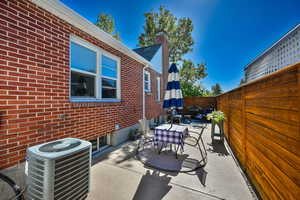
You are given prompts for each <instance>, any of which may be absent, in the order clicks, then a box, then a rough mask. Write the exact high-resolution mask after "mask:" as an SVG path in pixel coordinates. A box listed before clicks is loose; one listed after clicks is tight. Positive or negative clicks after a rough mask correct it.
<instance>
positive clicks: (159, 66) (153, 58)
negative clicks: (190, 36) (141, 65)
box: [133, 34, 169, 120]
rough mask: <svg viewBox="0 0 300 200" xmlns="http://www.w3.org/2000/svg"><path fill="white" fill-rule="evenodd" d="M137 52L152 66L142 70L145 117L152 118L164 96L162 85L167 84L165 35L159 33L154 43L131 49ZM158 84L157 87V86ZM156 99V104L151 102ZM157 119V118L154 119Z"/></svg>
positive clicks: (166, 45)
mask: <svg viewBox="0 0 300 200" xmlns="http://www.w3.org/2000/svg"><path fill="white" fill-rule="evenodd" d="M133 51H135V52H136V53H137V54H139V55H141V56H142V57H144V58H145V59H146V60H148V61H149V62H150V63H151V64H152V66H153V69H154V70H153V69H151V68H145V70H144V90H145V93H146V94H147V95H146V100H145V101H146V104H145V105H146V110H147V112H146V118H148V119H149V118H150V119H152V118H154V117H155V116H156V114H155V113H156V112H157V110H159V109H161V107H162V101H163V97H164V92H163V91H164V87H165V86H166V84H167V79H168V69H169V49H168V43H167V40H166V37H165V36H164V35H163V34H161V35H158V36H157V38H156V44H153V45H150V46H146V47H141V48H137V49H133ZM158 86H159V87H158ZM153 101H156V102H158V103H157V104H153V103H151V102H153ZM156 120H158V119H156Z"/></svg>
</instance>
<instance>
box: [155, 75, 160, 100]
mask: <svg viewBox="0 0 300 200" xmlns="http://www.w3.org/2000/svg"><path fill="white" fill-rule="evenodd" d="M156 85H157V88H156V91H157V93H156V95H157V99H156V100H157V101H160V96H161V95H160V93H161V91H160V90H161V87H160V86H161V83H160V77H157V78H156Z"/></svg>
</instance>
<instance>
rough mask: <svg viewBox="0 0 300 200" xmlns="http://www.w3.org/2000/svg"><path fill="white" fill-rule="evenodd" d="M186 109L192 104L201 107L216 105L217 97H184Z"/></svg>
mask: <svg viewBox="0 0 300 200" xmlns="http://www.w3.org/2000/svg"><path fill="white" fill-rule="evenodd" d="M183 102H184V104H183V105H184V109H187V108H188V107H190V106H198V107H201V108H209V107H210V106H213V107H216V106H217V101H216V98H215V97H184V100H183Z"/></svg>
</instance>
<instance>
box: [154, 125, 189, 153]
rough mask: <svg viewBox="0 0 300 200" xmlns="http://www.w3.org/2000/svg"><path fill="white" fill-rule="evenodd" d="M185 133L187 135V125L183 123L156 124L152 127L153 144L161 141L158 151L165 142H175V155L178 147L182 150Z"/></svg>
mask: <svg viewBox="0 0 300 200" xmlns="http://www.w3.org/2000/svg"><path fill="white" fill-rule="evenodd" d="M171 126H172V127H171ZM186 135H188V127H187V126H185V125H177V124H173V125H171V124H163V125H160V126H157V127H155V129H154V146H155V147H158V144H159V142H161V143H162V146H161V149H160V150H159V153H160V152H161V150H162V148H163V147H164V146H166V145H167V144H175V145H177V148H175V150H176V157H177V151H178V150H179V147H180V148H181V151H183V150H184V149H183V147H184V138H185V136H186Z"/></svg>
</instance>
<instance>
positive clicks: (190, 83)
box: [179, 60, 209, 97]
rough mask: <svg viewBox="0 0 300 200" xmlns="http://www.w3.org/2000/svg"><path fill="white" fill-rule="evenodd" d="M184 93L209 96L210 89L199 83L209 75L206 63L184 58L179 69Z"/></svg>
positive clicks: (185, 94)
mask: <svg viewBox="0 0 300 200" xmlns="http://www.w3.org/2000/svg"><path fill="white" fill-rule="evenodd" d="M179 75H180V86H181V90H182V95H183V96H184V97H185V96H207V95H208V93H209V92H208V91H207V90H206V89H205V88H204V87H203V86H201V85H200V84H199V81H200V80H201V79H203V78H205V77H206V76H207V73H206V67H205V64H196V65H195V64H194V63H193V62H192V61H191V60H183V62H182V66H181V68H180V69H179Z"/></svg>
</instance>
